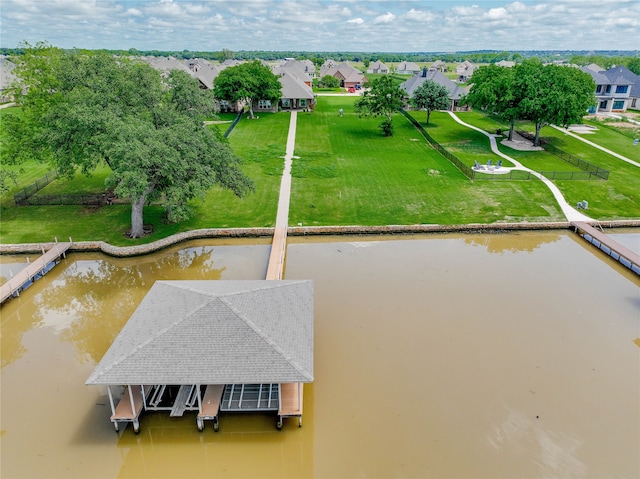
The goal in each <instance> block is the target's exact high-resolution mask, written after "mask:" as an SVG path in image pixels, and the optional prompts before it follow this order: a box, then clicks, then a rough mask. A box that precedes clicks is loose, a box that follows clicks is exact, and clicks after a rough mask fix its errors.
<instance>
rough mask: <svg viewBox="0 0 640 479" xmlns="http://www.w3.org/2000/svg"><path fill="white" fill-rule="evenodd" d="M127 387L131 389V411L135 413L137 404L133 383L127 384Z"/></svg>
mask: <svg viewBox="0 0 640 479" xmlns="http://www.w3.org/2000/svg"><path fill="white" fill-rule="evenodd" d="M127 389H128V390H129V400H130V401H131V413H133V414H135V411H136V404H135V402H134V401H133V389H132V386H131V384H128V385H127Z"/></svg>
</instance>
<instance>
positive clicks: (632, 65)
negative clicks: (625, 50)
mask: <svg viewBox="0 0 640 479" xmlns="http://www.w3.org/2000/svg"><path fill="white" fill-rule="evenodd" d="M627 68H628V69H629V70H631V71H632V72H633V73H635V74H636V75H640V57H635V58H632V59H631V60H629V62H628V63H627Z"/></svg>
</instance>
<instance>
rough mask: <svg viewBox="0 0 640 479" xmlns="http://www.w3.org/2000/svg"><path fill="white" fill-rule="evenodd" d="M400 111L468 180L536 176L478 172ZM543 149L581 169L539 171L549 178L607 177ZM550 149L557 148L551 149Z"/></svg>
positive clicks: (573, 158)
mask: <svg viewBox="0 0 640 479" xmlns="http://www.w3.org/2000/svg"><path fill="white" fill-rule="evenodd" d="M400 113H402V114H403V115H404V116H405V117H406V118H407V119H408V120H409V121H410V122H411V123H412V124H413V126H415V127H416V129H417V130H418V131H419V132H420V133H422V136H424V138H425V139H426V140H427V142H428V143H429V144H430V145H431V146H432V147H433V148H434V149H435V150H437V151H438V153H440V154H441V155H442V156H444V157H445V158H446V159H447V160H449V161H450V162H451V163H453V164H454V166H455V167H456V168H458V169H459V170H460V171H461V172H462V174H463V175H464V176H466V177H467V178H469V179H470V180H492V181H493V180H531V179H533V178H537V176H536V175H535V174H533V173H531V172H529V171H523V170H510V171H509V172H508V173H495V172H487V171H485V172H480V171H476V170H474V169H473V168H470V167H469V166H467V165H466V164H464V163H463V162H462V160H460V159H459V158H458V157H457V156H455V155H454V154H453V153H451V152H449V151H447V150H446V149H445V148H444V147H443V146H442V145H441V144H440V143H438V142H437V141H436V140H434V139H433V137H432V136H431V135H429V133H427V131H426V130H425V129H424V128H423V127H422V125H421V124H420V123H419V122H418V121H417V120H416V119H415V118H413V117H412V116H411V115H410V114H409V113H408V112H407V111H405V110H403V109H400ZM518 133H519V134H520V135H521V136H523V137H525V138H527V139H530V140H533V137H530V138H529V137H527V136H526V135H527V134H528V133H526V132H521V131H519V130H518ZM543 147H544V148H545V150H547V151H549V152H550V153H552V154H554V155H556V156H559V157H560V158H562V159H563V160H565V161H568V162H569V163H571V164H573V165H576V166H578V167H579V168H580V169H581V170H583V171H540V172H536V173H539V174H541V175H543V176H545V177H547V178H549V179H551V180H595V179H605V180H606V179H607V178H608V177H609V172H608V171H607V170H605V169H603V168H600V167H598V166H596V165H593V164H591V163H589V162H586V161H584V160H581V159H580V158H578V157H576V156H573V155H571V154H569V153H566V152H563V151H562V150H560V149H559V148H556V147H554V146H553V145H549V144H548V143H546V144H545V145H544V146H543ZM552 150H557V152H558V153H556V151H552ZM560 153H561V154H563V155H564V157H562V156H560Z"/></svg>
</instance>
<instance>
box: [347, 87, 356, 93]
mask: <svg viewBox="0 0 640 479" xmlns="http://www.w3.org/2000/svg"><path fill="white" fill-rule="evenodd" d="M347 91H348V92H349V93H355V92H356V89H355V88H353V87H352V86H350V87H349V88H348V90H347Z"/></svg>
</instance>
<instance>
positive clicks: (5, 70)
mask: <svg viewBox="0 0 640 479" xmlns="http://www.w3.org/2000/svg"><path fill="white" fill-rule="evenodd" d="M15 66H16V65H15V64H14V63H13V62H12V61H11V60H9V59H8V58H7V57H5V56H4V55H0V90H6V89H7V88H9V87H11V84H12V83H13V82H14V81H15V80H16V79H17V77H16V75H15V74H14V73H13V69H14V68H15Z"/></svg>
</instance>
